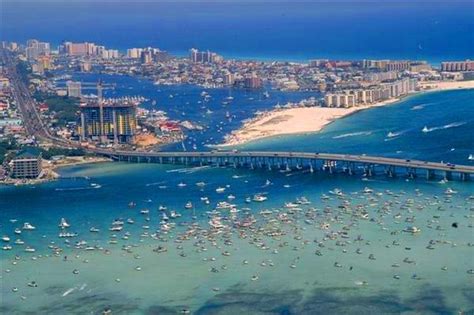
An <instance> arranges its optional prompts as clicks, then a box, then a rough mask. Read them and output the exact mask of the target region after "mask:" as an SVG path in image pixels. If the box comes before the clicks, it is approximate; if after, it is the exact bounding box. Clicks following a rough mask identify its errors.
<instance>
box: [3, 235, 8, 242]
mask: <svg viewBox="0 0 474 315" xmlns="http://www.w3.org/2000/svg"><path fill="white" fill-rule="evenodd" d="M2 241H4V242H10V238H9V237H8V236H6V235H4V236H2Z"/></svg>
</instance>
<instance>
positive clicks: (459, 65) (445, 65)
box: [441, 59, 474, 72]
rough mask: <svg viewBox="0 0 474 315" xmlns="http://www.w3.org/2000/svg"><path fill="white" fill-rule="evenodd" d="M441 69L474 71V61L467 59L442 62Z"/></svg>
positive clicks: (447, 70)
mask: <svg viewBox="0 0 474 315" xmlns="http://www.w3.org/2000/svg"><path fill="white" fill-rule="evenodd" d="M441 71H446V72H461V71H474V61H471V60H469V59H467V60H465V61H446V62H442V63H441Z"/></svg>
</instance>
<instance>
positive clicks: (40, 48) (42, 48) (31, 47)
mask: <svg viewBox="0 0 474 315" xmlns="http://www.w3.org/2000/svg"><path fill="white" fill-rule="evenodd" d="M25 53H26V58H28V59H29V60H34V59H36V58H38V57H40V56H49V54H50V53H51V48H50V44H49V43H46V42H40V41H38V40H36V39H30V40H28V41H27V42H26V49H25Z"/></svg>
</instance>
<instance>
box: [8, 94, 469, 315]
mask: <svg viewBox="0 0 474 315" xmlns="http://www.w3.org/2000/svg"><path fill="white" fill-rule="evenodd" d="M190 88H191V87H190ZM191 89H192V88H191ZM196 91H199V89H196ZM116 92H117V93H119V92H120V90H117V91H116ZM166 93H167V92H166ZM210 93H211V95H212V94H213V93H214V94H215V95H217V93H221V92H218V91H210ZM472 93H473V92H472V91H452V92H443V93H428V94H423V95H419V96H415V97H411V98H408V99H406V100H404V101H403V102H401V103H399V104H397V105H392V106H388V107H384V108H377V109H373V110H368V111H364V112H360V113H357V114H356V115H353V116H350V117H347V118H345V119H342V120H339V121H337V122H335V123H333V124H331V125H330V126H329V127H328V128H327V129H325V130H324V131H323V132H321V133H318V134H312V135H303V136H294V137H285V138H275V139H269V140H265V141H258V142H256V143H253V144H249V145H248V146H246V148H248V149H262V150H264V149H270V148H273V147H274V148H276V149H282V150H283V149H285V150H288V149H291V150H310V151H321V152H322V151H331V152H354V153H367V154H374V155H375V154H380V155H387V156H407V157H417V158H424V157H426V158H427V159H430V160H445V161H447V160H449V161H453V162H455V163H463V164H468V163H471V162H472V161H469V160H467V156H468V155H469V154H472V153H473V151H474V149H473V146H474V141H473V140H472V133H470V132H469V130H472V124H473V121H472V117H473V115H472V110H473V109H472V99H473V94H472ZM191 94H192V95H194V94H196V95H195V96H189V95H188V98H187V99H188V101H189V102H190V103H191V102H197V99H198V98H199V95H198V93H197V92H193V93H191ZM164 95H166V94H164ZM163 97H164V96H163ZM183 97H184V96H183ZM295 97H297V96H295ZM237 98H238V97H236V99H237ZM216 99H217V97H216ZM242 103H244V102H242ZM219 106H220V105H219V102H216V108H217V107H219ZM241 106H244V105H241ZM252 106H256V107H259V105H252ZM261 106H262V107H264V106H265V105H261ZM172 111H173V107H172V106H170V112H172ZM216 111H219V110H217V109H216ZM178 112H179V111H178ZM210 121H212V118H211V120H210ZM234 123H235V124H236V125H238V124H239V120H238V119H236V121H235V122H234ZM453 123H456V124H455V125H453ZM425 125H426V126H427V127H429V128H432V131H431V132H428V133H422V132H421V129H422V128H423V127H424V126H425ZM444 126H448V127H444ZM369 132H370V133H369ZM388 132H393V133H400V135H399V136H396V137H392V138H391V140H389V141H385V139H387V134H388ZM392 139H393V140H392ZM452 149H454V150H452ZM397 151H402V152H400V153H397ZM61 173H62V175H63V176H64V178H63V179H60V180H58V181H55V182H50V183H45V184H41V185H35V186H23V187H5V186H4V187H0V209H1V211H0V235H2V236H3V235H8V236H9V237H10V238H11V240H10V242H8V243H7V242H3V241H2V247H3V246H7V244H10V245H11V246H12V249H11V250H2V256H1V258H0V259H1V283H2V285H1V290H2V292H1V298H2V303H1V309H0V310H1V311H2V313H6V314H15V313H18V314H24V313H28V312H34V313H48V314H56V313H61V314H64V313H78V314H79V313H81V314H82V313H99V312H101V311H102V310H103V309H104V308H105V307H110V308H111V309H112V311H113V313H114V314H176V313H177V312H180V311H181V310H183V309H186V310H190V311H191V312H193V313H196V314H260V313H269V314H313V313H324V314H341V313H353V314H361V313H363V314H366V313H374V314H388V313H402V312H412V313H423V314H425V313H456V312H458V311H465V312H469V311H471V312H472V310H473V308H474V300H473V291H472V287H473V275H472V274H471V273H470V272H471V271H470V270H472V269H473V268H474V265H473V261H474V259H473V258H474V256H473V255H474V254H473V243H474V240H473V237H472V235H473V234H472V227H473V223H474V222H473V211H474V200H473V197H472V195H473V194H474V186H473V182H472V181H471V182H454V181H453V182H448V183H440V182H438V180H439V179H437V180H433V181H425V180H423V179H421V178H420V179H417V180H409V181H408V180H407V179H406V178H404V177H398V178H397V179H388V178H386V177H384V176H382V175H380V176H376V177H374V178H370V179H367V178H363V177H362V176H361V175H360V174H359V175H354V176H347V175H342V174H336V175H329V174H327V173H324V172H315V173H313V174H311V173H309V172H303V171H301V170H293V171H292V172H279V171H277V170H273V171H268V170H261V169H258V170H253V171H250V170H247V169H233V168H217V167H195V168H181V167H179V166H177V165H148V164H125V163H101V164H94V165H80V166H72V167H67V168H63V169H62V170H61ZM201 181H203V182H205V184H206V185H205V186H203V187H200V186H197V185H196V183H198V182H201ZM180 183H181V184H186V186H184V185H179V184H180ZM180 186H183V187H180ZM219 187H221V188H225V191H224V192H223V193H218V192H217V191H216V189H217V188H219ZM366 187H368V188H370V189H372V190H373V192H368V193H364V192H363V191H364V189H365V188H366ZM336 188H337V189H340V190H341V191H342V194H343V195H342V196H338V195H336V194H331V192H330V191H332V192H333V193H334V190H335V189H336ZM447 188H451V189H452V190H454V191H455V193H452V194H446V190H447ZM257 193H259V194H262V195H264V196H266V197H267V198H268V200H266V201H263V202H254V201H252V202H250V203H247V202H246V201H245V200H246V198H248V197H251V198H252V197H253V195H254V194H257ZM230 195H233V196H234V197H235V199H228V197H229V196H230ZM325 195H326V196H327V198H326V197H325ZM204 196H206V197H208V199H209V201H210V203H209V205H206V204H205V203H204V202H203V201H202V200H201V197H204ZM302 196H304V197H306V198H307V199H308V200H309V201H310V202H311V204H298V205H297V206H296V207H297V208H299V210H298V209H294V208H288V207H287V206H285V203H288V202H295V201H296V200H297V198H301V197H302ZM219 201H229V202H231V203H233V204H235V205H236V207H237V209H238V210H240V211H239V212H237V213H235V214H232V213H230V212H229V210H220V216H221V217H222V223H223V224H224V225H227V226H228V227H226V228H224V229H222V231H221V232H219V233H218V232H217V231H215V230H212V229H211V228H210V225H209V223H208V221H209V220H210V218H209V217H212V216H216V215H217V214H212V211H213V209H214V208H215V206H216V204H217V202H219ZM130 202H134V203H136V206H134V207H129V203H130ZM187 202H191V203H192V205H193V209H186V208H185V204H186V203H187ZM160 205H162V206H166V207H167V210H166V211H165V212H166V213H167V215H168V216H169V215H170V211H171V210H174V211H176V212H178V213H180V214H181V215H182V216H181V217H180V218H176V219H170V220H169V221H170V222H172V223H175V226H174V227H173V228H172V229H171V230H169V231H165V228H163V226H162V225H161V224H160V221H161V220H162V212H163V211H160V210H159V206H160ZM143 209H149V213H148V214H142V213H141V211H142V210H143ZM263 210H270V211H271V213H269V214H262V213H261V211H263ZM264 213H265V212H264ZM250 216H253V217H254V219H255V223H254V224H253V225H252V226H251V227H250V228H245V227H237V226H235V224H236V223H237V222H241V221H242V220H244V219H245V218H247V219H248V218H249V217H250ZM61 218H65V219H66V220H67V221H68V223H69V224H70V225H71V226H70V227H69V228H68V229H67V230H68V231H69V232H71V233H73V232H74V233H77V236H76V237H72V238H69V239H68V240H66V239H65V238H60V237H59V233H60V232H61V229H60V228H59V227H58V224H59V222H60V219H61ZM115 219H120V220H123V221H125V223H124V228H123V230H122V231H115V232H111V231H109V230H108V229H109V228H110V227H111V225H112V221H114V220H115ZM127 219H132V221H133V222H134V223H133V224H129V223H126V221H127ZM15 220H16V221H15ZM24 222H29V223H31V224H32V225H34V226H35V227H36V229H35V230H34V231H26V230H22V232H21V234H20V235H17V234H15V233H14V230H15V228H21V227H22V226H23V224H24ZM453 224H454V225H453ZM409 226H416V227H417V228H419V229H421V232H420V233H416V234H411V233H408V232H404V231H403V230H404V229H406V228H407V227H409ZM91 227H95V228H97V229H99V230H100V232H98V233H92V232H90V231H89V230H90V228H91ZM231 227H232V228H231ZM272 232H276V233H275V234H271V233H272ZM272 235H273V236H272ZM17 238H20V239H22V240H23V241H24V244H22V245H20V244H15V240H16V239H17ZM82 241H83V242H82ZM26 246H30V247H32V248H34V249H35V250H36V251H35V252H34V253H31V252H25V248H26ZM158 246H162V247H165V248H166V249H167V251H165V252H160V253H157V252H155V251H153V249H155V248H157V247H158ZM275 250H276V251H275ZM16 255H17V257H15V256H16ZM64 256H67V259H65V258H64ZM32 281H35V283H36V284H37V286H36V287H35V286H34V285H33V283H32Z"/></svg>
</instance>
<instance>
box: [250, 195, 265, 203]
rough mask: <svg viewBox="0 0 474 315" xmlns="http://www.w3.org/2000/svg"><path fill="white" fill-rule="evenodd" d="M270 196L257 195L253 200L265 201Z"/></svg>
mask: <svg viewBox="0 0 474 315" xmlns="http://www.w3.org/2000/svg"><path fill="white" fill-rule="evenodd" d="M267 199H268V198H267V197H266V196H263V195H255V196H253V199H252V200H253V201H256V202H263V201H265V200H267Z"/></svg>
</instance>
